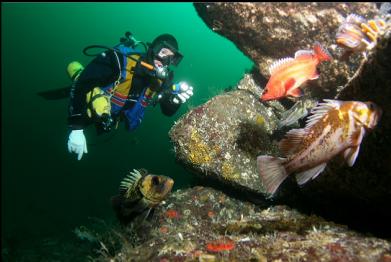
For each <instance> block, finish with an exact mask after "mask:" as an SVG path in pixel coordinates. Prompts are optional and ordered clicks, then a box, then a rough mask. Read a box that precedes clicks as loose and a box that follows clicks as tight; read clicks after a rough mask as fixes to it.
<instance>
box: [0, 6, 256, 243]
mask: <svg viewBox="0 0 391 262" xmlns="http://www.w3.org/2000/svg"><path fill="white" fill-rule="evenodd" d="M1 15H2V18H1V19H2V21H1V22H2V23H1V24H2V28H1V33H2V82H1V84H2V89H1V90H2V96H1V97H2V111H1V112H2V188H1V191H2V240H5V241H6V242H5V243H8V245H13V246H16V247H18V245H19V244H20V245H21V244H23V243H32V242H35V241H39V240H40V239H43V238H46V237H53V236H60V235H62V234H68V233H70V232H71V231H72V230H73V229H74V228H75V227H76V226H79V225H82V224H84V223H87V221H88V217H99V218H103V219H105V218H112V217H113V216H114V214H113V212H112V209H111V206H110V201H109V200H110V197H111V196H112V195H114V194H116V193H117V188H118V185H119V182H120V180H121V179H122V178H123V177H124V175H125V174H126V173H127V172H128V170H130V169H133V168H141V167H144V168H147V169H148V170H149V171H150V172H152V173H157V174H165V175H169V176H171V177H172V178H174V180H175V189H178V188H183V187H186V186H188V185H190V184H191V175H190V174H189V173H187V172H186V171H185V170H184V169H183V168H182V167H181V166H180V165H178V164H177V163H176V162H175V156H174V153H173V152H172V147H171V144H170V141H169V137H168V131H169V130H170V127H171V126H172V125H173V123H174V121H175V120H177V119H178V118H179V117H180V116H181V115H183V114H185V113H186V112H187V111H188V110H189V109H190V108H192V107H194V106H198V105H200V104H202V103H204V102H206V101H207V100H208V99H209V98H211V97H212V96H214V95H216V94H218V93H220V92H222V91H223V89H224V88H226V87H228V86H231V85H235V84H236V83H237V82H238V81H239V80H240V79H241V77H242V75H243V73H244V72H245V71H246V70H247V69H250V68H251V66H252V62H251V61H250V60H249V59H248V58H247V57H245V56H244V55H243V54H242V53H241V52H240V51H239V50H238V49H237V48H236V47H235V46H234V44H233V43H231V42H230V41H228V40H227V39H225V38H223V37H221V36H219V35H217V34H216V33H214V32H213V31H211V30H210V29H209V28H208V27H207V26H206V25H205V24H204V23H203V21H202V20H201V19H200V18H199V17H198V15H197V13H196V11H195V9H194V7H193V6H192V4H191V3H49V4H46V3H34V4H33V3H18V4H13V3H2V14H1ZM125 31H131V32H132V33H133V34H134V35H135V37H136V38H137V39H139V40H142V41H152V40H153V39H154V38H155V37H156V36H157V35H159V34H161V33H171V34H173V35H174V36H175V37H176V38H177V40H178V42H179V49H180V51H181V52H182V53H183V54H184V59H183V60H182V62H181V64H180V65H179V67H178V68H176V70H175V79H176V80H178V81H179V80H184V81H187V82H189V83H190V84H191V85H193V87H194V92H195V94H194V96H193V97H192V98H191V100H190V101H189V102H188V103H187V104H185V105H184V106H182V108H181V109H180V110H179V111H178V112H177V114H176V115H175V116H174V117H171V118H168V117H166V116H164V115H163V114H161V112H160V109H159V107H156V108H150V109H149V110H148V111H147V112H146V116H145V119H144V122H143V123H142V125H141V126H140V127H139V129H138V130H136V131H135V132H133V133H128V132H127V131H126V130H124V128H123V126H121V127H122V128H120V129H119V130H117V132H115V134H114V135H109V136H104V137H97V136H96V135H95V132H94V129H93V127H91V128H90V129H89V130H88V131H87V139H88V142H89V145H88V150H89V153H88V154H86V155H85V156H84V157H83V159H82V161H77V160H76V155H74V154H73V155H71V154H69V153H68V151H67V145H66V142H67V127H66V117H67V105H68V100H67V99H64V100H58V101H46V100H44V99H42V98H41V97H39V96H38V95H37V94H36V93H37V92H39V91H44V90H50V89H56V88H60V87H64V86H67V85H69V83H70V80H69V79H68V77H67V75H66V71H65V68H66V66H67V64H68V63H69V62H71V61H73V60H79V61H81V62H82V63H83V64H87V63H88V62H89V61H90V59H91V58H90V57H86V56H84V55H83V54H82V50H83V48H84V47H85V46H88V45H91V44H102V45H110V46H114V45H115V44H117V43H118V41H119V38H120V37H121V36H123V34H124V32H125ZM3 243H4V242H3Z"/></svg>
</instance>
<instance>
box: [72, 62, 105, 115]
mask: <svg viewBox="0 0 391 262" xmlns="http://www.w3.org/2000/svg"><path fill="white" fill-rule="evenodd" d="M83 70H84V66H83V65H82V64H81V63H80V62H78V61H73V62H71V63H69V65H68V66H67V72H68V76H69V78H71V79H72V81H76V80H77V78H78V77H79V75H80V73H81V72H82V71H83ZM86 102H87V105H88V107H87V115H88V117H90V118H92V117H93V115H94V114H95V115H96V116H97V117H102V116H103V114H106V115H110V111H111V104H110V98H109V97H108V96H107V95H106V94H105V92H104V91H103V90H102V89H100V88H99V87H95V88H94V89H92V91H90V92H88V93H87V95H86ZM92 110H93V112H92ZM93 113H94V114H93Z"/></svg>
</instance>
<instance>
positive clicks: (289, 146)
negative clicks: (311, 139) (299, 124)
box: [279, 128, 307, 156]
mask: <svg viewBox="0 0 391 262" xmlns="http://www.w3.org/2000/svg"><path fill="white" fill-rule="evenodd" d="M306 135H307V130H306V129H304V128H303V129H291V130H289V132H288V133H286V135H285V138H284V139H282V140H281V141H280V143H279V147H280V150H281V152H282V153H283V154H284V155H285V156H289V155H292V154H294V153H296V152H297V150H298V148H299V146H300V145H301V144H302V141H303V139H304V138H305V136H306Z"/></svg>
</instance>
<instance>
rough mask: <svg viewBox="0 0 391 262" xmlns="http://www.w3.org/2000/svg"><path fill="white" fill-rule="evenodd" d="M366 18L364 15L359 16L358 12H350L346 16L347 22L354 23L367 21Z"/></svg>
mask: <svg viewBox="0 0 391 262" xmlns="http://www.w3.org/2000/svg"><path fill="white" fill-rule="evenodd" d="M365 21H366V20H365V18H363V17H362V16H359V15H357V14H350V15H348V16H347V17H346V20H345V22H347V23H354V24H361V23H365Z"/></svg>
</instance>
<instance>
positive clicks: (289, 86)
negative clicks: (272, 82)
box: [284, 78, 296, 92]
mask: <svg viewBox="0 0 391 262" xmlns="http://www.w3.org/2000/svg"><path fill="white" fill-rule="evenodd" d="M295 83H296V80H295V79H294V78H289V79H288V80H287V81H286V82H285V83H284V87H285V91H287V92H289V91H290V90H292V87H293V86H294V85H295Z"/></svg>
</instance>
